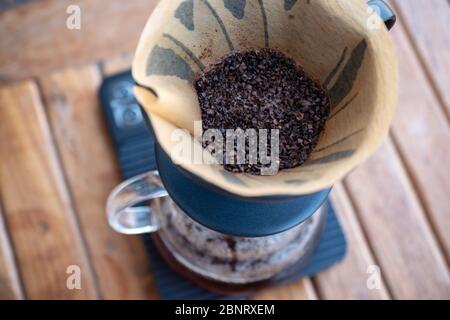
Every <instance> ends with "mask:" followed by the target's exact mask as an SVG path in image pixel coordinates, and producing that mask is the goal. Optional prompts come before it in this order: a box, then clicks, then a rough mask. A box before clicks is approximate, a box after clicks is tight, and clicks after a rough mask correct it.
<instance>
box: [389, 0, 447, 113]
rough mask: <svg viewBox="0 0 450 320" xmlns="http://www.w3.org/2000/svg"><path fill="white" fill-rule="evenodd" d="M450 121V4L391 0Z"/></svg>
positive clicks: (437, 0) (445, 2)
mask: <svg viewBox="0 0 450 320" xmlns="http://www.w3.org/2000/svg"><path fill="white" fill-rule="evenodd" d="M392 2H393V4H394V5H395V8H396V9H397V11H398V13H399V15H400V19H401V21H403V22H404V24H405V25H406V27H407V30H408V34H409V37H410V39H411V40H412V42H413V44H414V45H415V48H416V49H417V52H418V53H419V55H420V58H421V60H422V63H423V64H424V65H425V66H426V68H427V72H428V78H429V79H431V80H432V83H433V85H434V87H435V92H436V93H437V95H438V97H439V99H440V101H441V102H442V103H443V104H444V108H445V109H446V113H447V116H448V119H450V90H449V89H448V88H449V84H450V72H448V70H449V66H450V27H449V21H450V5H449V2H448V0H428V1H423V0H395V1H392Z"/></svg>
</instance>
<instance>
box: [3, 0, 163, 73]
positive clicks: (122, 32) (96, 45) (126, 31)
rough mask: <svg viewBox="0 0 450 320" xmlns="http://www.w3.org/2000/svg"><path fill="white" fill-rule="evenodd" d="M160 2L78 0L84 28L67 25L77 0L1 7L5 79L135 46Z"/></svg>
mask: <svg viewBox="0 0 450 320" xmlns="http://www.w3.org/2000/svg"><path fill="white" fill-rule="evenodd" d="M156 2H157V1H156V0H133V1H122V0H96V1H90V0H79V1H76V3H75V4H76V5H77V6H79V7H80V10H81V11H80V12H81V28H80V29H79V30H78V29H73V30H70V29H68V28H67V27H66V20H67V19H68V17H69V14H68V13H66V10H67V7H68V6H69V5H73V4H74V3H73V1H68V0H64V1H62V0H41V1H33V2H31V3H29V4H26V5H23V6H19V7H17V8H14V9H11V10H7V11H3V12H0V48H2V50H0V82H6V81H10V80H16V79H23V78H26V77H29V76H36V75H39V74H42V73H44V72H48V71H49V70H55V69H57V68H61V67H63V66H69V65H81V64H85V63H87V62H92V61H97V60H101V59H103V58H106V57H112V56H115V55H117V54H119V53H121V52H129V51H132V50H134V49H135V48H136V46H137V42H138V39H139V36H140V34H141V32H142V30H143V29H144V25H145V22H146V21H147V18H148V17H149V15H150V13H151V12H152V10H153V8H154V6H155V4H156ZM18 21H20V23H18Z"/></svg>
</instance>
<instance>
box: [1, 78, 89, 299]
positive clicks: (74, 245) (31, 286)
mask: <svg viewBox="0 0 450 320" xmlns="http://www.w3.org/2000/svg"><path fill="white" fill-rule="evenodd" d="M0 106H1V108H0V119H1V121H2V125H1V126H0V136H1V137H2V139H1V142H0V154H1V157H0V172H1V175H0V190H2V203H3V209H4V216H5V221H6V225H7V227H8V229H9V230H10V235H11V239H12V243H13V246H14V249H15V254H16V256H17V260H18V263H19V270H20V273H21V276H22V279H23V282H24V289H25V295H26V297H27V298H32V299H61V298H68V299H76V298H83V299H87V298H91V299H92V298H97V297H98V295H97V289H96V283H95V281H94V278H93V274H92V270H91V268H90V263H89V261H88V257H87V255H86V252H85V251H84V246H83V241H82V236H81V235H80V232H79V229H78V223H77V221H76V219H75V216H74V211H73V208H72V204H71V201H70V197H69V194H68V190H67V188H66V184H65V181H64V177H63V175H62V172H61V170H60V164H59V162H58V158H57V156H56V152H55V147H54V144H53V139H52V136H51V133H50V129H49V126H48V122H47V117H46V115H45V113H44V109H43V105H42V103H41V99H40V96H39V93H38V89H37V86H36V85H35V84H34V83H33V82H30V81H26V82H23V83H18V84H15V85H11V86H8V87H6V88H2V89H0ZM71 265H76V266H79V268H80V269H81V272H82V277H81V280H82V281H81V284H82V286H81V290H68V289H67V287H66V281H67V276H68V275H67V273H66V270H67V268H68V267H69V266H71Z"/></svg>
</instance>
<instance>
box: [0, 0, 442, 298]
mask: <svg viewBox="0 0 450 320" xmlns="http://www.w3.org/2000/svg"><path fill="white" fill-rule="evenodd" d="M390 2H391V3H392V4H393V5H394V7H395V8H396V9H397V11H398V14H399V18H400V19H399V20H400V22H399V24H398V25H397V26H396V27H395V28H394V30H393V31H392V37H393V41H394V44H395V46H396V50H397V54H398V56H399V61H400V95H399V104H398V110H397V114H396V117H395V120H394V123H393V127H392V130H391V136H390V138H389V139H388V141H387V142H386V143H385V144H384V145H383V147H382V148H381V149H380V150H379V151H378V152H377V153H376V154H375V156H374V157H372V158H371V159H370V160H369V161H367V162H366V163H365V164H364V165H362V166H361V167H359V168H358V169H357V170H355V171H354V172H353V173H352V174H351V175H350V176H348V177H347V178H346V179H345V181H344V182H343V183H339V184H337V185H336V186H335V188H334V190H333V192H332V195H331V198H332V200H333V203H334V205H335V207H336V211H337V214H338V218H339V220H340V222H341V224H342V226H343V228H344V230H345V233H346V238H347V241H348V251H347V256H346V258H345V259H344V260H343V261H342V262H341V263H339V264H338V265H336V266H335V267H334V268H332V269H330V270H327V271H325V272H323V273H321V274H319V275H316V276H314V277H313V278H310V279H305V280H302V281H300V282H298V283H296V284H293V285H290V286H287V287H280V288H272V289H268V290H264V291H262V292H260V293H258V294H257V295H256V296H255V297H254V298H255V299H428V298H431V299H450V275H449V262H450V233H449V232H448V230H450V200H449V199H448V194H449V193H450V173H449V172H450V170H449V169H447V168H450V167H449V166H448V159H450V125H449V121H450V94H449V91H448V88H449V85H450V78H449V77H450V76H449V73H448V72H447V70H448V65H450V61H449V59H450V56H449V54H450V50H449V49H450V48H449V46H450V29H449V28H448V21H450V20H449V19H450V5H449V2H448V1H446V0H430V1H423V0H392V1H390ZM155 3H156V1H155V0H132V1H119V0H110V1H106V0H98V1H88V0H80V1H77V4H79V5H80V8H81V10H82V11H81V12H82V29H81V30H73V31H70V30H68V29H67V28H66V27H65V22H66V18H67V16H68V14H67V13H66V8H67V6H68V5H69V4H72V2H70V1H65V0H64V1H57V0H41V1H32V2H29V3H26V4H23V5H21V6H17V7H11V8H9V9H6V10H4V11H2V12H0V48H1V49H0V135H1V137H2V139H0V299H24V298H27V299H47V298H48V299H157V298H158V294H157V288H156V287H155V285H154V279H153V277H152V274H151V271H150V266H149V261H148V259H147V256H146V254H145V251H144V249H143V246H142V242H141V240H140V239H139V238H135V237H130V236H122V235H119V234H116V233H115V232H113V231H112V230H111V229H110V228H109V226H108V225H107V222H106V218H105V212H104V211H105V210H104V205H105V201H106V197H107V196H108V194H109V192H110V191H111V190H112V188H113V187H114V186H115V185H116V184H117V183H119V182H120V180H121V178H120V174H119V171H118V166H117V161H116V160H115V155H114V152H113V149H112V145H111V142H110V139H109V137H108V133H107V131H106V128H105V124H104V121H103V116H102V114H101V110H100V103H99V101H98V98H97V91H98V88H99V85H100V83H101V81H102V78H103V77H106V76H108V75H110V74H113V73H117V72H121V71H124V70H126V69H128V68H129V66H130V63H131V60H132V57H133V51H134V48H135V45H136V43H137V39H138V37H139V34H140V32H141V30H142V29H143V25H144V23H145V21H146V19H147V17H148V15H149V14H150V12H151V10H152V8H153V6H154V4H155ZM17 21H20V23H17ZM111 21H115V23H114V24H111ZM130 21H132V22H133V23H130ZM70 265H77V266H79V267H80V269H81V284H82V286H81V290H69V289H68V288H67V286H66V281H67V277H68V276H69V275H68V274H67V272H66V271H67V267H68V266H70ZM370 266H378V267H379V268H380V272H381V278H380V280H381V282H380V287H379V289H369V287H368V286H367V281H368V277H369V273H368V268H369V267H370Z"/></svg>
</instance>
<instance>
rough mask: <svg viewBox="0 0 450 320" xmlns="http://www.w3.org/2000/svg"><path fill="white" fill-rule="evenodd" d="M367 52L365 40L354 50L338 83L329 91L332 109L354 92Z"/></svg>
mask: <svg viewBox="0 0 450 320" xmlns="http://www.w3.org/2000/svg"><path fill="white" fill-rule="evenodd" d="M366 50H367V41H366V39H364V40H362V41H361V42H359V43H358V45H357V46H356V47H355V49H353V51H352V52H351V54H350V58H349V60H348V62H347V63H346V64H345V66H344V68H343V70H342V72H341V74H340V75H339V77H338V79H337V80H336V83H335V84H334V86H333V87H332V88H331V89H330V90H329V93H330V99H331V107H332V109H334V108H336V107H337V106H338V105H339V103H340V102H341V101H342V100H343V99H344V98H345V97H346V96H347V95H348V94H349V93H350V91H351V90H352V88H353V84H354V82H355V80H356V77H357V75H358V71H359V69H360V68H361V66H362V63H363V61H364V56H365V54H366Z"/></svg>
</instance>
